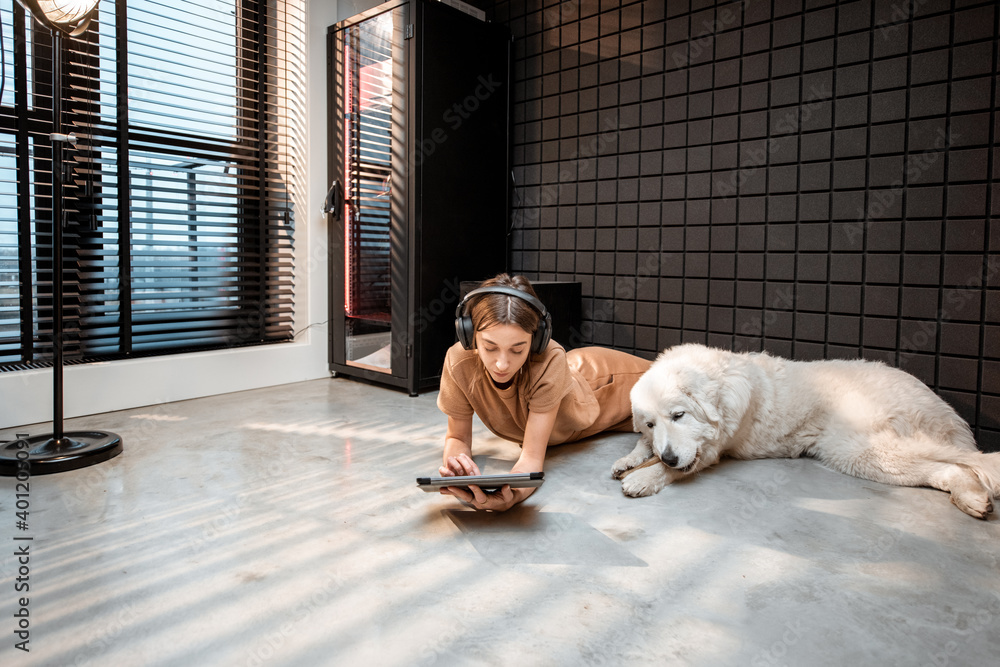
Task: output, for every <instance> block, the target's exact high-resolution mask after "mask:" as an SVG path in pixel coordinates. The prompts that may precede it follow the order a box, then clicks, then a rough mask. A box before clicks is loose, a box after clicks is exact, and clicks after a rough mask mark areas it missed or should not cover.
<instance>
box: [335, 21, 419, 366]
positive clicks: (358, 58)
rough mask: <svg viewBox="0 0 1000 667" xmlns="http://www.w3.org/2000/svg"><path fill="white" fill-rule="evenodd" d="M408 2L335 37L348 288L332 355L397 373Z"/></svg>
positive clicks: (343, 281) (342, 276) (344, 283)
mask: <svg viewBox="0 0 1000 667" xmlns="http://www.w3.org/2000/svg"><path fill="white" fill-rule="evenodd" d="M404 9H405V8H404V7H398V8H397V9H395V10H389V11H383V12H381V13H377V14H376V15H373V16H369V17H367V18H363V19H361V20H358V21H356V22H349V24H348V25H345V26H344V27H343V28H342V29H340V30H339V31H338V32H337V33H335V38H334V42H333V46H332V49H333V51H334V60H335V61H336V62H335V67H334V70H333V72H334V80H333V81H332V87H333V88H332V89H333V91H334V99H333V100H332V101H333V103H334V105H335V107H336V110H335V113H334V114H333V121H332V124H333V126H332V127H331V130H332V131H333V132H334V134H335V135H336V141H335V142H334V145H335V146H336V153H337V155H335V156H334V157H333V158H332V159H335V160H336V161H337V162H338V165H337V166H336V167H335V168H334V170H333V173H334V174H335V180H337V181H338V184H339V186H340V187H341V188H342V192H343V195H342V196H343V199H342V201H336V202H335V203H334V206H339V207H340V208H341V210H340V211H334V219H335V221H336V223H337V224H335V228H334V230H333V231H334V234H335V238H334V241H335V242H339V243H342V244H343V260H342V262H343V266H342V267H341V270H340V271H334V272H333V275H334V277H335V280H338V282H339V284H338V285H335V286H334V289H335V291H337V290H338V289H342V291H343V292H342V297H343V298H342V303H337V301H334V302H333V304H332V307H334V308H336V309H337V311H336V312H335V313H331V314H332V315H334V317H332V318H331V319H332V324H333V326H334V327H336V330H335V331H334V332H333V336H334V339H335V340H336V341H337V342H336V343H335V349H334V353H333V357H334V361H335V362H337V363H343V364H346V365H348V366H354V367H357V368H362V369H366V370H369V371H375V372H379V373H387V374H394V375H403V374H404V366H405V362H404V360H401V359H400V357H401V355H400V353H399V349H398V348H399V347H400V346H399V345H398V343H396V340H397V338H398V337H399V336H402V335H404V333H405V332H403V331H394V326H393V322H394V320H395V321H397V322H398V321H399V312H400V309H401V308H405V304H404V303H394V299H393V278H394V277H395V278H396V280H400V279H401V278H403V276H398V275H395V274H396V273H398V272H399V271H400V262H399V257H398V255H400V250H399V248H400V243H401V238H400V236H401V234H402V231H401V223H400V215H401V214H400V212H399V209H400V207H399V205H398V204H396V205H394V198H393V192H394V191H396V192H399V191H401V190H402V189H403V188H404V187H405V185H404V184H403V182H402V180H401V179H403V178H405V171H404V169H403V168H402V167H403V164H401V163H402V161H403V158H402V156H401V148H402V147H401V146H400V145H398V144H399V143H401V142H400V141H399V137H400V136H401V134H400V132H399V127H400V125H401V122H400V121H401V114H402V109H403V106H404V104H403V103H404V95H403V85H402V82H403V81H404V80H405V77H404V73H403V62H402V60H403V57H402V56H403V50H402V43H403V29H404V21H403V19H404V13H405V12H404ZM364 16H367V14H366V15H364ZM337 176H339V178H336V177H337ZM335 189H336V188H335ZM336 199H339V197H337V198H336ZM395 199H396V200H397V201H398V199H399V198H398V197H396V198H395ZM331 259H332V261H334V262H335V263H336V262H337V258H336V257H331ZM341 309H342V310H341ZM394 312H396V313H397V317H395V318H394V317H393V313H394ZM403 320H404V321H405V316H404V318H403ZM338 332H339V335H338ZM394 333H395V334H396V338H394ZM340 341H342V345H341V342H340Z"/></svg>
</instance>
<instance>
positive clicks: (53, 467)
mask: <svg viewBox="0 0 1000 667" xmlns="http://www.w3.org/2000/svg"><path fill="white" fill-rule="evenodd" d="M52 88H53V92H52V127H53V130H54V132H53V133H52V134H51V135H49V138H50V139H51V141H52V264H53V268H52V336H53V338H52V351H53V361H52V433H51V434H46V435H40V436H34V437H30V438H27V437H26V438H20V437H19V439H17V440H15V441H13V442H8V443H6V444H5V445H3V446H2V447H0V475H2V476H7V477H12V476H16V475H18V472H19V470H27V471H28V474H30V475H44V474H47V473H55V472H65V471H67V470H76V469H77V468H85V467H87V466H90V465H94V464H95V463H101V462H102V461H107V460H108V459H110V458H113V457H115V456H118V455H119V454H121V453H122V439H121V437H119V436H118V435H115V434H114V433H108V432H104V431H72V432H70V433H66V432H64V430H63V144H64V143H65V142H67V141H68V142H69V143H71V144H75V143H76V137H75V136H74V135H72V134H69V135H65V134H62V36H61V35H60V34H59V31H58V30H52ZM25 452H27V454H25Z"/></svg>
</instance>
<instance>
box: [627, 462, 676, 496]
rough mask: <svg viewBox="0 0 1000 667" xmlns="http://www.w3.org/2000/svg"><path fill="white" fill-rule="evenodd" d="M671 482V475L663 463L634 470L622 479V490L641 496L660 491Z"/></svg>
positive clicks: (628, 494) (630, 494)
mask: <svg viewBox="0 0 1000 667" xmlns="http://www.w3.org/2000/svg"><path fill="white" fill-rule="evenodd" d="M669 483H670V475H669V474H668V473H667V472H666V469H665V466H664V465H663V464H662V463H659V464H657V465H652V466H648V467H645V468H641V469H636V470H632V474H630V475H629V476H628V477H626V478H625V479H623V480H622V492H623V493H624V494H625V495H626V496H631V497H632V498H639V497H642V496H651V495H653V494H654V493H659V491H660V489H662V488H663V487H665V486H666V485H667V484H669Z"/></svg>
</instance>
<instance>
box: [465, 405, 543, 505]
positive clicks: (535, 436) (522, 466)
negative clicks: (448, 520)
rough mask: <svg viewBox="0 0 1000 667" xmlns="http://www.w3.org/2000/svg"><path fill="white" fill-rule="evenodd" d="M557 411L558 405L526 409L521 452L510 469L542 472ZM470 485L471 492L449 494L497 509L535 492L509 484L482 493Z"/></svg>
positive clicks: (513, 470) (468, 501)
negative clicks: (526, 419)
mask: <svg viewBox="0 0 1000 667" xmlns="http://www.w3.org/2000/svg"><path fill="white" fill-rule="evenodd" d="M558 412H559V409H558V406H557V407H556V408H554V409H552V410H549V411H548V412H529V413H528V423H527V424H525V427H524V442H523V444H522V445H521V456H520V458H518V459H517V463H515V464H514V467H513V468H511V472H541V471H542V470H543V466H544V464H545V450H546V449H547V448H548V446H549V436H550V435H551V434H552V427H553V426H555V423H556V415H557V414H558ZM470 460H471V458H470ZM473 465H475V464H473ZM466 474H476V475H478V474H479V469H478V468H476V472H475V473H466ZM469 488H470V489H471V491H472V492H471V493H469V492H466V491H463V490H462V489H458V492H459V493H461V494H462V495H459V493H452V495H454V496H455V497H456V498H460V499H462V500H464V501H465V502H467V503H469V504H471V505H473V506H474V507H475V508H476V509H483V510H493V511H496V512H503V511H505V510H508V509H510V508H511V507H513V506H514V505H516V504H518V503H519V502H521V501H523V500H524V499H525V498H527V497H528V496H530V495H531V494H532V493H534V492H535V489H534V487H527V488H522V489H512V488H510V487H509V486H504V487H503V488H502V489H500V491H498V492H496V493H485V492H484V491H483V490H482V489H480V488H479V487H477V486H470V487H469Z"/></svg>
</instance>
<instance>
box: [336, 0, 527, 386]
mask: <svg viewBox="0 0 1000 667" xmlns="http://www.w3.org/2000/svg"><path fill="white" fill-rule="evenodd" d="M327 48H328V71H329V106H328V108H329V137H330V153H329V154H330V161H329V162H330V163H329V173H330V181H331V184H332V185H331V189H330V193H329V195H328V197H327V202H326V205H325V210H327V211H328V213H329V219H330V225H329V230H330V243H329V248H330V266H331V270H330V325H331V328H330V369H331V370H332V371H334V372H336V373H338V374H342V375H347V376H350V377H356V378H363V379H366V380H370V381H374V382H378V383H382V384H386V385H390V386H394V387H400V388H404V389H407V390H408V391H409V392H410V393H411V394H416V393H417V392H418V391H419V390H421V389H427V388H436V387H437V384H438V380H439V379H440V374H441V365H442V363H443V361H444V355H445V352H446V350H447V349H448V347H449V346H450V345H451V344H452V343H454V341H455V330H454V311H455V306H456V304H457V303H458V300H459V293H460V283H461V282H462V281H464V280H483V279H486V278H489V277H491V276H493V275H495V274H497V273H499V272H501V271H504V270H505V269H506V266H507V258H508V254H509V250H508V247H507V239H508V231H509V225H510V112H509V110H510V93H511V91H510V62H511V40H510V34H509V32H508V31H507V29H506V28H504V27H502V26H498V25H494V24H491V23H485V22H483V21H481V20H479V19H477V18H475V17H473V16H470V15H468V14H465V13H463V12H461V11H459V10H457V9H454V8H452V7H450V6H448V5H445V4H443V3H440V2H437V1H436V0H409V1H407V2H386V3H383V4H381V5H379V6H377V7H375V8H373V9H372V10H369V11H367V12H364V13H363V14H359V15H358V16H355V17H353V18H350V19H348V20H346V21H342V22H340V23H338V24H336V25H335V26H332V27H330V28H329V30H328V42H327Z"/></svg>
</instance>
